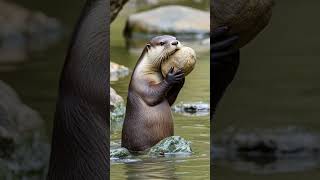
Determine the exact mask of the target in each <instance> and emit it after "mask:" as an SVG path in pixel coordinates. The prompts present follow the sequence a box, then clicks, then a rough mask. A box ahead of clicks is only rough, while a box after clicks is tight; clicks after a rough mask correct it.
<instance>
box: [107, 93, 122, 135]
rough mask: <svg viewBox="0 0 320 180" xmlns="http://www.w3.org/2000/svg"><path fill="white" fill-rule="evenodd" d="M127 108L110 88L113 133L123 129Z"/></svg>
mask: <svg viewBox="0 0 320 180" xmlns="http://www.w3.org/2000/svg"><path fill="white" fill-rule="evenodd" d="M125 111H126V108H125V106H124V101H123V98H122V97H121V96H119V95H118V94H117V92H116V91H115V90H114V89H113V88H111V87H110V124H111V132H114V131H117V130H119V129H121V127H122V122H123V120H124V115H125Z"/></svg>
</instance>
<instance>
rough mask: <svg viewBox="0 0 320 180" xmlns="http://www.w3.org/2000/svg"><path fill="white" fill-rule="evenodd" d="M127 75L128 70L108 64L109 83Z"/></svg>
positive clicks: (111, 63)
mask: <svg viewBox="0 0 320 180" xmlns="http://www.w3.org/2000/svg"><path fill="white" fill-rule="evenodd" d="M128 75H129V68H127V67H125V66H123V65H119V64H117V63H114V62H110V81H118V80H119V79H120V78H122V77H125V76H128Z"/></svg>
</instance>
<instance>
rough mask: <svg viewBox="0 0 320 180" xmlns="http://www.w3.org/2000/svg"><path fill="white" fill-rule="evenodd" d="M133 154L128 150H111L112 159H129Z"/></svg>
mask: <svg viewBox="0 0 320 180" xmlns="http://www.w3.org/2000/svg"><path fill="white" fill-rule="evenodd" d="M130 155H131V154H130V152H129V151H128V149H126V148H117V149H111V150H110V158H119V159H121V158H126V157H129V156H130Z"/></svg>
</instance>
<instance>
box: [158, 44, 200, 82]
mask: <svg viewBox="0 0 320 180" xmlns="http://www.w3.org/2000/svg"><path fill="white" fill-rule="evenodd" d="M195 64H196V53H195V52H194V50H193V49H192V48H190V47H186V46H183V47H181V49H180V50H178V51H177V52H175V53H174V54H173V55H171V56H170V57H169V58H168V59H167V60H165V61H164V62H163V63H162V65H161V71H162V75H163V76H164V77H166V75H167V74H168V72H169V70H170V68H171V67H174V69H175V70H178V69H182V70H183V72H184V75H185V76H187V75H188V74H189V73H190V72H191V71H192V70H193V69H194V66H195Z"/></svg>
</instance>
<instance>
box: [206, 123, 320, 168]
mask: <svg viewBox="0 0 320 180" xmlns="http://www.w3.org/2000/svg"><path fill="white" fill-rule="evenodd" d="M319 142H320V134H319V133H315V132H308V131H306V130H303V129H299V128H296V127H288V128H283V129H254V130H250V131H249V130H236V129H233V128H229V129H228V130H227V131H226V132H224V133H222V134H220V135H216V136H215V142H214V143H212V144H211V146H212V149H213V152H212V154H211V155H212V157H214V158H215V159H216V160H218V161H223V162H225V161H227V162H228V164H230V165H231V166H232V167H233V168H235V169H237V170H241V171H251V172H253V173H259V174H260V173H279V172H293V171H303V170H306V169H312V168H315V167H319V166H320V145H319ZM296 162H299V163H296Z"/></svg>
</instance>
